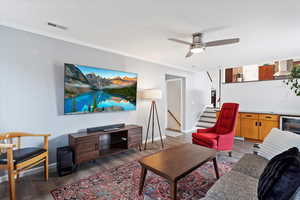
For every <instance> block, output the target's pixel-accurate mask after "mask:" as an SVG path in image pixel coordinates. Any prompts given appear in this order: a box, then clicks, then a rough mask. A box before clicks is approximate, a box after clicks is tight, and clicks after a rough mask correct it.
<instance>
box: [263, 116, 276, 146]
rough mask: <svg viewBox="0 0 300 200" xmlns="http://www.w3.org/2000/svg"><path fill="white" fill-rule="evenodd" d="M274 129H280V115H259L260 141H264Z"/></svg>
mask: <svg viewBox="0 0 300 200" xmlns="http://www.w3.org/2000/svg"><path fill="white" fill-rule="evenodd" d="M272 128H279V115H267V114H260V115H259V140H262V141H263V140H264V139H265V137H266V136H267V135H268V134H269V132H270V131H271V129H272Z"/></svg>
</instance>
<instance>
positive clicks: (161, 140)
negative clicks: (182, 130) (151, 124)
mask: <svg viewBox="0 0 300 200" xmlns="http://www.w3.org/2000/svg"><path fill="white" fill-rule="evenodd" d="M154 109H155V113H156V119H157V124H158V130H159V135H160V142H161V147H162V148H164V141H163V139H162V134H161V129H160V123H159V118H158V112H157V107H156V104H155V103H154ZM153 112H154V111H153ZM153 114H154V113H153Z"/></svg>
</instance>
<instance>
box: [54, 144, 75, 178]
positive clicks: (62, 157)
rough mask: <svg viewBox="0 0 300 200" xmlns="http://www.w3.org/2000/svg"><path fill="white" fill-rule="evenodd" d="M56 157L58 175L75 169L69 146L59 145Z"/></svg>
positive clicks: (66, 173) (69, 172) (72, 154)
mask: <svg viewBox="0 0 300 200" xmlns="http://www.w3.org/2000/svg"><path fill="white" fill-rule="evenodd" d="M56 157H57V163H56V167H57V173H58V175H59V176H65V175H68V174H71V173H73V172H74V171H75V169H76V165H75V164H74V153H73V151H72V149H71V147H69V146H66V147H59V148H57V149H56Z"/></svg>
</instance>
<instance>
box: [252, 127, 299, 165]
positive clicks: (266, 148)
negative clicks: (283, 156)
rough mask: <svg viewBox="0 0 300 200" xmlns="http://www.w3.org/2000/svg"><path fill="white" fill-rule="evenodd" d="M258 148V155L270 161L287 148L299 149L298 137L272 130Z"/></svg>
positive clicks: (286, 132) (293, 134) (290, 133)
mask: <svg viewBox="0 0 300 200" xmlns="http://www.w3.org/2000/svg"><path fill="white" fill-rule="evenodd" d="M259 147H260V149H259V150H258V155H261V156H262V157H264V158H266V159H268V160H271V159H272V158H273V157H274V156H276V155H278V154H280V153H282V152H284V151H286V150H288V149H289V148H292V147H298V149H300V135H298V134H295V133H292V132H288V131H282V130H279V129H277V128H273V129H272V130H271V132H270V133H269V135H268V136H267V137H266V138H265V140H264V142H263V143H262V144H261V145H259Z"/></svg>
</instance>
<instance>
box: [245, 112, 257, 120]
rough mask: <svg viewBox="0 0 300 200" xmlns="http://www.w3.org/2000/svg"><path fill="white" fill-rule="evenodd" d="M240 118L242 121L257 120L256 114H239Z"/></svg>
mask: <svg viewBox="0 0 300 200" xmlns="http://www.w3.org/2000/svg"><path fill="white" fill-rule="evenodd" d="M241 118H244V119H258V114H254V113H241Z"/></svg>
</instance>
